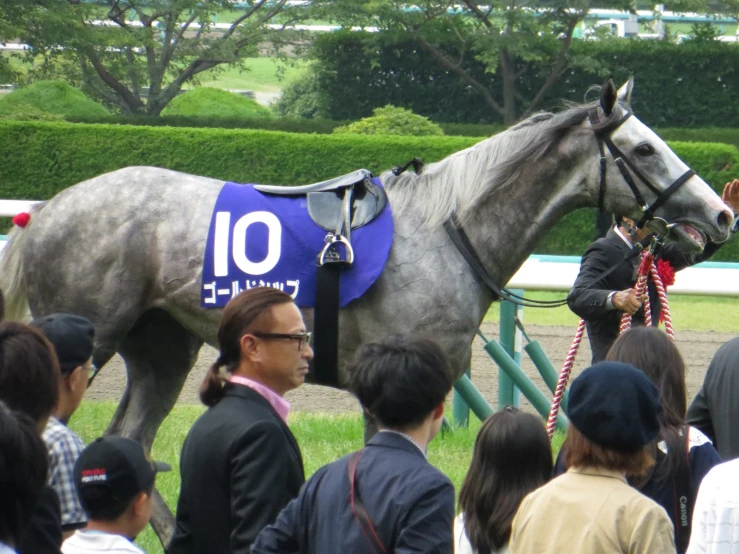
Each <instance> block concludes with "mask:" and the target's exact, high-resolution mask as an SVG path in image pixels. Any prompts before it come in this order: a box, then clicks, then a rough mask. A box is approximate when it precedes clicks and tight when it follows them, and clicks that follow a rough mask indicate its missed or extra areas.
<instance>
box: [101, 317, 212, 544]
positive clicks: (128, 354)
mask: <svg viewBox="0 0 739 554" xmlns="http://www.w3.org/2000/svg"><path fill="white" fill-rule="evenodd" d="M202 345H203V341H202V340H201V339H199V338H198V337H196V336H195V335H193V334H192V333H191V332H190V331H188V330H187V329H185V328H184V327H183V326H182V325H181V324H180V323H179V322H177V321H176V320H175V319H174V318H173V317H172V316H171V315H170V314H169V313H167V312H166V311H164V310H161V309H152V310H149V311H148V312H146V313H145V314H144V315H143V316H142V317H141V318H140V319H139V320H138V321H137V322H136V324H135V325H134V327H133V328H132V329H131V331H130V332H129V333H128V335H126V337H125V338H124V339H123V341H122V343H121V346H120V348H119V353H120V355H121V357H122V358H123V360H124V362H125V363H126V371H127V374H128V380H127V383H126V389H125V392H124V394H123V397H122V399H121V403H120V404H119V405H118V409H117V410H116V412H115V415H114V416H113V420H112V421H111V423H110V425H109V427H108V430H107V431H106V434H115V435H122V436H125V437H129V438H132V439H134V440H137V441H139V442H140V443H141V444H143V445H144V448H145V449H146V450H149V449H150V448H151V445H152V444H153V442H154V438H155V437H156V433H157V431H158V430H159V426H160V425H161V424H162V422H163V421H164V419H165V418H166V417H167V415H168V414H169V412H170V411H171V409H172V408H173V407H174V405H175V403H176V402H177V398H178V396H179V394H180V391H181V390H182V387H183V385H184V383H185V380H186V379H187V375H188V373H189V372H190V370H191V369H192V367H193V366H194V365H195V361H196V360H197V356H198V352H199V350H200V347H201V346H202ZM151 525H152V527H153V528H154V531H155V532H156V534H157V536H158V537H159V539H160V540H161V541H162V544H164V545H167V544H168V543H169V540H170V538H171V537H172V534H173V532H174V517H173V515H172V512H171V511H170V510H169V508H168V507H167V505H166V503H165V502H164V499H163V498H162V497H161V495H160V494H159V493H158V492H157V491H155V492H154V511H153V514H152V518H151Z"/></svg>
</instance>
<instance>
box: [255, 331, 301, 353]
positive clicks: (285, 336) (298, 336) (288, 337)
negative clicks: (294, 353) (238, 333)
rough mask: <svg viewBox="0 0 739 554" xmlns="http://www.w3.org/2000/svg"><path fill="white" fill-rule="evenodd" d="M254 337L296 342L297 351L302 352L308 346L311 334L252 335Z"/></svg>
mask: <svg viewBox="0 0 739 554" xmlns="http://www.w3.org/2000/svg"><path fill="white" fill-rule="evenodd" d="M252 334H253V335H254V336H255V337H259V338H260V339H283V340H296V341H298V350H299V351H300V350H303V348H305V347H306V346H308V345H309V344H310V339H311V337H312V336H313V333H296V334H292V335H291V334H287V333H252Z"/></svg>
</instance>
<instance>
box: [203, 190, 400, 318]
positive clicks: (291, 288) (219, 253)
mask: <svg viewBox="0 0 739 554" xmlns="http://www.w3.org/2000/svg"><path fill="white" fill-rule="evenodd" d="M374 182H375V183H376V184H378V185H379V184H380V182H379V180H377V179H374ZM393 230H394V226H393V215H392V212H391V210H390V205H389V204H388V205H387V206H386V208H385V209H384V210H383V212H382V214H380V216H379V217H377V218H376V219H375V220H374V221H371V222H370V223H368V224H367V225H365V226H364V227H360V228H359V229H354V230H352V240H351V242H352V247H353V248H354V264H353V265H352V266H349V267H346V268H344V269H342V271H341V290H340V298H339V301H340V305H341V306H342V307H344V306H346V305H347V304H348V303H349V302H351V301H352V300H354V299H356V298H359V297H360V296H362V295H363V294H364V293H365V292H366V291H367V289H369V288H370V286H372V284H373V283H374V282H375V281H376V280H377V278H378V277H379V276H380V273H382V270H383V268H384V267H385V262H386V261H387V258H388V255H389V254H390V247H391V246H392V242H393ZM325 237H326V231H325V230H323V229H321V228H320V227H319V226H318V225H316V224H315V223H314V222H313V220H312V219H311V218H310V216H309V215H308V208H307V202H306V198H305V196H297V197H295V196H276V195H270V194H264V193H261V192H259V191H257V190H255V189H254V187H253V186H252V185H242V184H238V183H226V184H225V185H223V188H222V189H221V192H220V193H219V195H218V199H217V200H216V205H215V208H214V210H213V216H212V218H211V222H210V229H209V230H208V240H207V242H206V244H205V258H204V260H203V278H202V288H201V296H200V305H201V306H202V307H203V308H222V307H223V306H225V305H226V303H227V302H228V301H229V300H231V298H233V297H234V296H235V295H237V294H238V293H240V292H241V291H243V290H245V289H249V288H252V287H265V286H266V287H275V288H278V289H280V290H283V291H285V292H286V293H288V294H290V295H291V296H292V297H293V298H294V299H295V303H296V304H297V305H298V306H300V307H301V308H304V307H313V306H315V301H316V298H315V297H316V259H317V256H318V254H319V253H320V252H321V250H322V249H323V246H324V238H325Z"/></svg>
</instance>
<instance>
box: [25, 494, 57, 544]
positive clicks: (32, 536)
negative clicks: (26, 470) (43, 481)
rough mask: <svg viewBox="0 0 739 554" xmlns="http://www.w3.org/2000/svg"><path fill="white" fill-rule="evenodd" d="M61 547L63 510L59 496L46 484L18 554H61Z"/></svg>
mask: <svg viewBox="0 0 739 554" xmlns="http://www.w3.org/2000/svg"><path fill="white" fill-rule="evenodd" d="M61 547H62V510H61V507H60V506H59V496H57V494H56V491H55V490H54V489H53V488H52V487H51V486H49V485H46V486H45V487H44V488H43V490H42V491H41V496H40V497H39V499H38V502H37V503H36V508H35V509H34V511H33V515H32V516H31V521H30V522H29V524H28V527H27V528H26V532H25V534H24V535H23V538H22V539H21V541H20V544H19V545H18V554H60V553H61Z"/></svg>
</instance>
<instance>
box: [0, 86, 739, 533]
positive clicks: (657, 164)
mask: <svg viewBox="0 0 739 554" xmlns="http://www.w3.org/2000/svg"><path fill="white" fill-rule="evenodd" d="M631 89H632V83H631V82H629V83H627V84H626V85H624V86H623V87H622V88H621V89H620V90H619V91H618V93H617V91H616V90H615V87H613V86H612V84H611V85H610V86H609V85H607V86H605V87H604V88H603V91H602V93H601V99H600V102H599V103H596V104H593V105H588V106H578V107H573V108H570V109H568V110H566V111H564V112H562V113H559V114H557V115H552V114H539V115H535V116H533V117H531V118H529V119H527V120H525V121H523V122H522V123H520V124H518V125H516V126H515V127H513V128H511V129H509V130H507V131H505V132H503V133H500V134H498V135H495V136H493V137H491V138H488V139H486V140H483V141H482V142H480V143H478V144H476V145H475V146H473V147H471V148H468V149H466V150H463V151H461V152H457V153H456V154H453V155H451V156H449V157H447V158H446V159H444V160H442V161H440V162H438V163H434V164H430V165H428V166H427V167H426V168H425V170H424V171H423V172H422V173H421V175H414V174H403V175H400V176H398V177H396V176H394V175H392V174H391V173H389V172H388V173H384V174H383V175H382V176H381V180H382V182H383V183H384V185H385V187H386V189H387V192H388V196H389V199H390V203H391V204H392V206H393V213H394V218H395V237H394V243H393V246H392V250H391V253H390V258H389V260H388V262H387V265H386V267H385V269H384V271H383V273H382V275H381V277H380V278H379V280H378V281H377V282H376V283H375V284H374V285H373V286H372V287H371V288H370V290H369V291H368V292H367V293H366V294H365V295H364V296H363V297H362V298H360V299H358V300H355V301H353V302H351V303H350V304H349V305H348V306H347V307H346V308H344V309H343V310H342V312H341V314H340V329H341V337H340V352H339V358H340V367H342V366H343V365H344V363H345V362H346V360H347V358H348V357H350V356H351V354H352V353H353V352H354V351H355V349H356V348H357V347H358V346H359V345H360V344H361V343H363V342H366V341H369V340H373V339H377V338H379V337H382V336H384V335H387V334H389V333H398V332H403V333H409V332H416V333H424V334H427V335H431V336H434V337H436V338H437V339H438V340H439V341H441V343H442V344H443V346H444V347H445V348H446V350H447V351H448V353H449V355H450V358H451V360H452V363H453V367H454V371H455V372H456V374H457V375H458V376H459V375H461V374H462V373H463V371H464V370H465V368H466V367H468V365H469V362H470V357H471V343H472V340H473V338H474V335H475V330H476V329H477V328H478V327H479V325H480V323H481V322H482V319H483V316H484V315H485V313H486V312H487V311H488V309H489V307H490V305H491V303H492V302H493V300H494V299H495V298H494V295H493V294H492V292H491V291H490V290H489V289H488V288H486V287H485V286H484V285H483V284H482V282H481V281H480V280H479V279H478V277H476V275H475V273H473V271H472V270H471V269H470V266H469V265H468V263H467V262H466V261H465V259H464V258H463V257H462V255H461V254H460V252H459V251H458V250H457V249H456V248H455V246H454V245H453V244H452V242H451V241H450V237H449V236H448V234H447V232H446V231H445V229H444V227H443V222H444V221H445V220H447V219H448V218H449V217H450V216H451V215H452V214H454V215H456V217H457V218H458V220H459V221H460V222H461V223H462V224H463V226H464V229H465V230H466V232H467V234H468V235H469V238H470V241H471V243H472V245H473V246H474V248H475V250H476V252H477V254H478V256H479V257H480V259H481V261H482V263H483V265H484V266H485V268H486V269H487V271H488V272H489V274H490V275H491V276H492V277H493V279H494V280H495V281H496V282H497V283H498V284H501V285H503V284H505V283H506V282H507V281H508V280H509V279H510V278H511V276H512V275H513V274H514V273H515V271H516V270H517V269H518V268H519V267H520V266H521V265H522V263H523V262H524V260H526V258H527V257H528V256H529V254H530V253H531V252H532V251H533V249H534V246H535V245H536V243H537V242H538V241H539V239H540V238H541V237H542V236H544V235H545V234H546V233H547V231H548V230H549V229H550V228H551V227H552V226H553V225H554V224H555V223H556V222H557V221H558V220H559V219H561V218H562V217H563V216H564V215H565V214H567V213H569V212H571V211H573V210H575V209H578V208H582V207H587V206H597V205H598V203H599V194H603V201H604V205H605V208H606V209H607V210H608V211H609V212H613V213H620V214H624V215H627V216H630V217H633V218H638V217H639V215H640V212H641V208H642V207H641V206H640V205H639V203H638V202H637V201H636V198H635V196H634V193H633V191H632V190H631V189H630V188H629V186H627V184H626V182H625V180H624V178H623V177H622V175H621V174H620V173H619V170H618V168H617V164H615V163H614V160H613V159H612V158H611V157H610V156H609V157H608V161H607V164H606V166H605V173H604V175H605V184H606V187H605V190H602V187H601V184H600V178H601V172H600V164H599V148H598V142H597V141H596V139H595V138H594V129H598V128H600V129H606V127H607V126H608V125H610V126H611V127H612V130H608V132H607V134H608V135H609V136H610V139H611V140H612V141H613V143H614V144H615V145H617V146H618V148H619V149H620V150H621V152H623V153H625V154H624V155H625V156H626V157H627V158H628V159H629V161H630V163H632V164H633V166H634V167H637V168H638V170H639V171H640V172H642V173H643V174H644V175H646V176H648V178H649V179H650V180H651V182H652V183H654V184H655V185H656V186H657V187H659V189H666V188H668V187H669V185H670V184H671V183H672V182H674V181H675V180H676V179H678V177H679V176H680V175H683V174H685V172H686V171H687V170H688V168H687V166H686V165H685V164H684V163H683V162H681V161H680V160H679V159H678V158H677V156H676V155H675V154H674V153H673V152H672V151H671V150H670V149H669V148H668V147H667V145H665V143H664V142H663V141H662V140H661V139H660V138H659V137H657V135H656V134H655V133H653V132H652V131H651V130H650V129H649V128H648V127H646V126H645V125H644V124H643V123H641V122H640V121H638V120H637V119H636V118H635V117H631V118H628V119H626V120H623V121H622V119H623V118H622V116H623V114H624V113H626V111H627V110H628V102H629V98H630V95H631ZM593 109H595V110H596V112H597V114H598V118H599V122H597V123H595V124H594V123H591V121H590V120H589V118H588V113H589V111H591V110H593ZM614 123H620V124H619V125H614ZM594 125H595V127H594ZM222 185H223V182H222V181H218V180H216V179H210V178H206V177H198V176H194V175H186V174H183V173H178V172H175V171H169V170H166V169H160V168H156V167H129V168H125V169H120V170H118V171H114V172H112V173H108V174H105V175H101V176H99V177H95V178H93V179H90V180H88V181H85V182H83V183H80V184H78V185H75V186H73V187H70V188H68V189H66V190H65V191H63V192H61V193H59V194H58V195H57V196H55V197H54V198H52V199H51V200H49V201H48V202H46V203H45V204H43V205H39V206H37V207H35V208H34V209H33V211H32V218H31V223H30V224H29V225H28V226H27V227H26V228H22V229H20V228H16V229H14V230H13V231H12V232H11V238H10V243H9V244H8V246H7V247H6V248H5V252H4V254H3V256H4V259H3V261H2V274H1V275H0V288H2V290H3V291H4V293H5V295H6V302H7V308H6V309H7V315H8V318H16V319H21V318H23V317H24V316H25V315H26V314H27V310H28V308H29V307H30V311H31V313H32V314H33V316H41V315H44V314H49V313H52V312H72V313H76V314H80V315H84V316H85V317H88V318H89V319H90V320H92V321H93V322H94V324H95V328H96V341H95V352H94V359H93V361H94V364H95V366H96V367H98V368H101V367H103V366H104V365H105V363H106V362H107V361H108V360H110V358H111V357H112V356H113V355H114V354H115V353H116V352H118V353H120V355H121V356H122V357H123V359H124V360H125V363H126V368H127V372H128V382H127V385H126V390H125V393H124V395H123V399H122V400H121V403H120V405H119V407H118V410H117V411H116V413H115V416H114V418H113V421H112V422H111V424H110V427H109V429H108V432H109V433H116V434H121V435H124V436H128V437H132V438H134V439H136V440H139V441H141V442H142V443H143V444H144V445H145V446H146V447H147V448H149V447H150V446H151V444H152V442H153V440H154V437H155V435H156V433H157V430H158V429H159V426H160V424H161V423H162V421H163V420H164V418H165V417H166V416H167V414H168V413H169V411H170V410H171V409H172V407H173V406H174V403H175V401H176V400H177V397H178V395H179V393H180V390H181V388H182V386H183V384H184V382H185V379H186V377H187V374H188V372H189V371H190V369H191V368H192V367H193V365H194V363H195V361H196V357H197V355H198V351H199V350H200V348H201V346H202V345H203V343H208V344H210V345H212V346H216V347H217V340H216V332H217V329H218V323H219V319H220V317H221V311H220V310H217V309H212V310H204V309H201V307H200V294H201V273H202V266H203V254H204V249H205V241H206V236H207V234H208V226H209V223H210V219H211V216H212V212H213V207H214V205H215V202H216V198H217V196H218V193H219V191H220V189H221V187H222ZM641 194H642V195H643V196H644V198H645V199H646V200H647V202H652V201H653V200H654V198H655V194H654V192H652V191H650V190H649V189H647V188H646V187H643V189H642V190H641ZM657 212H658V215H659V216H660V217H661V218H663V219H665V220H667V221H670V222H673V223H677V224H678V225H677V227H676V231H675V235H676V236H677V238H678V239H679V240H680V241H681V242H683V243H684V244H685V246H686V247H688V248H692V249H694V250H696V251H699V250H700V249H701V248H702V247H703V246H704V244H705V241H706V239H711V240H713V241H716V242H721V241H724V240H726V239H727V238H728V235H729V226H730V224H731V222H732V214H731V212H730V211H729V210H728V208H727V207H726V206H725V205H724V204H723V202H722V201H721V199H720V198H719V197H718V196H717V195H716V194H715V193H714V192H713V191H712V190H711V188H710V187H709V186H708V185H707V184H706V183H705V182H704V181H703V180H701V179H700V178H699V177H697V176H693V177H691V178H690V179H688V180H687V181H686V182H685V183H684V184H683V185H682V186H681V187H680V188H679V190H677V191H676V192H675V193H674V194H672V195H671V196H670V197H669V199H668V200H667V201H666V202H665V203H664V204H663V205H662V206H661V207H660V208H659V210H657ZM304 316H305V319H306V323H307V324H308V326H309V327H311V326H312V319H313V314H312V310H306V311H305V313H304ZM340 380H341V382H342V383H346V380H347V376H346V375H345V373H344V372H342V373H341V375H340ZM158 500H159V502H158V503H157V508H156V510H155V514H156V515H155V517H154V519H153V523H154V525H155V529H156V530H157V533H158V534H159V536H160V537H168V536H170V535H171V531H172V527H171V525H172V518H171V514H169V512H168V511H167V510H166V506H165V505H164V504H163V502H162V501H161V499H158Z"/></svg>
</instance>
